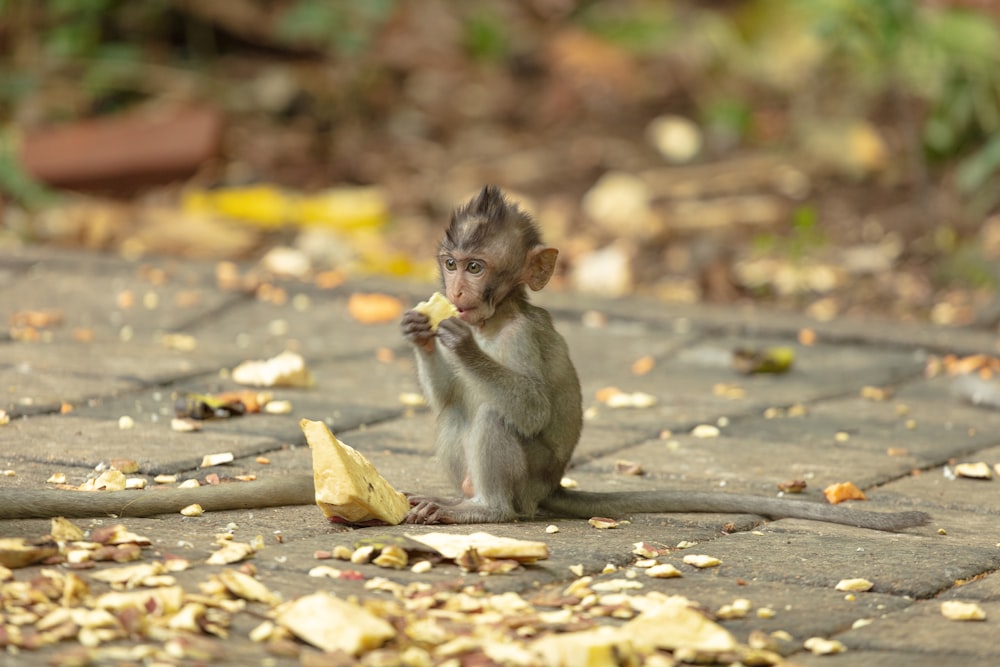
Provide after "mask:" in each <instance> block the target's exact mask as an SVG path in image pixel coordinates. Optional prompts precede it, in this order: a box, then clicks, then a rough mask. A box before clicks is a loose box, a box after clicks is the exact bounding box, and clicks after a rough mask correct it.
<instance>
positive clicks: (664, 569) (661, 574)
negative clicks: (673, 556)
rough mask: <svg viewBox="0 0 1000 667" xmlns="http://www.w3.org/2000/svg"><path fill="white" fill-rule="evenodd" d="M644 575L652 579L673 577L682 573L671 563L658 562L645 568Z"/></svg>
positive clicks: (680, 575)
mask: <svg viewBox="0 0 1000 667" xmlns="http://www.w3.org/2000/svg"><path fill="white" fill-rule="evenodd" d="M646 576H649V577H653V578H654V579H674V578H676V577H682V576H684V575H683V574H682V573H681V571H680V570H678V569H677V568H676V567H675V566H674V565H673V564H672V563H660V564H659V565H653V566H652V567H650V568H649V569H648V570H646Z"/></svg>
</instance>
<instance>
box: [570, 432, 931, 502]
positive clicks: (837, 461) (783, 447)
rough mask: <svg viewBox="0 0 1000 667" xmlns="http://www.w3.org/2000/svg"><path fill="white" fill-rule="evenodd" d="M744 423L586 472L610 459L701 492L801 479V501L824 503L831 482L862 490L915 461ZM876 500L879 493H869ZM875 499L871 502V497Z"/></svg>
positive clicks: (765, 490)
mask: <svg viewBox="0 0 1000 667" xmlns="http://www.w3.org/2000/svg"><path fill="white" fill-rule="evenodd" d="M743 426H744V423H743V422H737V423H736V424H733V425H732V426H731V427H727V428H725V429H723V433H722V435H721V436H720V437H718V438H696V437H694V436H692V435H677V436H672V437H670V438H668V439H666V440H663V439H656V440H649V441H646V442H643V443H640V444H637V445H633V446H631V447H627V448H625V449H622V450H620V451H618V452H616V453H615V455H614V457H603V458H600V459H594V460H591V461H590V462H588V464H587V466H586V468H585V469H586V470H588V471H598V470H603V471H610V470H613V469H614V460H613V458H621V459H627V460H630V461H635V462H638V463H640V464H641V465H642V467H643V470H645V471H646V475H645V476H644V479H645V480H647V481H649V482H654V483H656V484H658V485H662V486H669V485H671V484H674V483H675V482H682V481H692V480H697V481H700V482H701V484H702V487H703V488H704V489H705V490H713V489H718V488H720V487H724V488H726V489H729V490H734V491H735V490H741V491H752V492H754V493H758V494H764V495H772V496H773V495H775V494H776V493H777V486H776V485H777V484H778V483H779V482H788V481H791V480H805V481H806V482H807V484H808V488H807V492H806V494H804V495H803V497H815V498H817V499H820V500H821V501H822V496H821V493H822V490H823V489H824V488H826V487H827V486H828V485H830V484H834V483H838V482H844V481H852V482H854V483H855V484H856V485H857V486H858V487H860V488H862V489H870V488H872V487H877V486H879V485H880V484H883V483H885V482H887V481H889V480H892V479H895V478H897V477H900V476H902V475H906V474H908V473H909V472H910V471H911V470H912V469H913V468H914V467H915V466H916V465H917V463H918V461H917V460H916V459H914V458H913V457H908V456H888V455H885V454H883V453H878V454H875V453H871V452H867V451H864V450H859V449H854V448H852V447H848V446H840V447H833V446H827V447H822V448H820V447H817V446H816V445H814V444H799V443H795V442H788V441H782V440H760V439H757V438H753V437H743V433H742V430H743ZM873 495H874V496H877V494H873ZM873 499H874V498H873Z"/></svg>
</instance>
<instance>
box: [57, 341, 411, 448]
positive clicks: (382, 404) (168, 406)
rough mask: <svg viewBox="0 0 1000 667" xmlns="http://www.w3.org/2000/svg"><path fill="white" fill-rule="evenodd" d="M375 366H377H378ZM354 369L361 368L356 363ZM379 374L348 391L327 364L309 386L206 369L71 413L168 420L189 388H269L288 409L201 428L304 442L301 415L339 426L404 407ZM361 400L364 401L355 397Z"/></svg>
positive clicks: (348, 426) (349, 427)
mask: <svg viewBox="0 0 1000 667" xmlns="http://www.w3.org/2000/svg"><path fill="white" fill-rule="evenodd" d="M345 365H346V366H351V365H354V366H359V367H364V368H368V369H372V368H373V365H372V364H371V363H369V362H367V361H366V362H363V363H362V362H343V363H342V364H338V366H339V367H341V368H343V366H345ZM375 370H376V371H380V369H378V368H375ZM357 372H360V369H359V371H357ZM381 374H382V373H381V372H375V373H371V372H369V373H368V376H369V379H368V380H366V382H367V384H368V385H370V386H371V390H370V391H369V390H368V389H367V388H357V387H356V388H355V390H354V391H351V390H350V386H351V381H350V378H349V377H345V376H344V375H343V374H340V373H334V372H332V370H329V369H328V370H327V371H324V370H323V369H322V368H321V369H320V371H319V373H318V382H317V386H316V387H312V388H289V387H275V388H253V387H246V386H241V385H237V384H236V383H234V382H232V381H230V380H225V379H220V378H219V376H218V375H217V374H216V373H208V374H205V375H202V376H199V377H196V378H191V379H189V380H184V381H180V382H177V383H174V384H172V385H168V386H166V387H154V388H150V389H143V390H140V391H135V392H129V393H125V394H121V395H118V396H112V397H110V398H101V399H93V400H90V401H88V402H87V404H86V405H84V406H82V407H79V408H78V409H75V410H74V413H73V414H74V415H76V416H81V417H88V418H97V419H114V420H117V419H118V418H119V417H120V416H122V415H129V416H132V417H133V418H135V419H139V420H150V419H154V418H155V419H156V420H157V421H160V422H163V423H166V424H168V425H169V423H170V420H171V418H173V417H174V415H175V404H176V402H177V400H178V398H182V397H184V396H186V395H188V394H189V393H193V394H214V393H218V392H223V391H238V390H255V391H260V392H264V393H268V394H271V396H272V398H273V400H287V401H289V402H290V403H291V405H292V411H291V412H290V413H289V414H282V415H274V414H268V413H266V412H262V413H257V414H246V415H242V416H239V417H232V418H228V419H209V420H203V421H201V422H199V423H200V426H201V427H202V430H203V431H204V432H209V433H223V434H224V433H231V434H242V435H249V436H254V435H259V436H265V435H266V436H270V437H273V438H276V439H280V440H283V441H285V442H295V443H301V442H304V440H303V436H302V432H301V429H300V428H299V420H300V419H302V418H306V419H312V420H320V421H325V422H327V423H328V424H330V425H331V426H332V427H333V428H334V429H336V430H337V432H340V431H349V430H353V429H356V428H358V427H360V426H363V425H367V424H373V423H378V422H380V421H384V420H387V419H392V418H396V417H399V416H400V415H401V414H402V413H403V412H404V411H405V410H406V408H405V407H404V406H403V405H402V404H401V403H400V402H399V398H398V395H395V394H393V393H392V392H393V391H394V390H395V388H396V387H395V385H394V384H385V385H384V386H385V387H386V391H382V392H379V391H377V387H379V386H383V383H380V382H379V381H378V380H377V378H378V376H379V375H381ZM379 394H381V396H379ZM369 400H370V402H369ZM359 401H364V402H363V403H359Z"/></svg>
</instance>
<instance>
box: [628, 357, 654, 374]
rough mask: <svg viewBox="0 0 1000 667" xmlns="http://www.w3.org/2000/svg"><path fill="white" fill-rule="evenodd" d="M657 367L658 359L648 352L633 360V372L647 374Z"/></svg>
mask: <svg viewBox="0 0 1000 667" xmlns="http://www.w3.org/2000/svg"><path fill="white" fill-rule="evenodd" d="M655 367H656V360H655V359H654V358H653V357H652V356H650V355H648V354H647V355H646V356H644V357H639V358H638V359H636V360H635V361H634V362H632V374H633V375H646V374H647V373H649V372H650V371H651V370H653V369H654V368H655Z"/></svg>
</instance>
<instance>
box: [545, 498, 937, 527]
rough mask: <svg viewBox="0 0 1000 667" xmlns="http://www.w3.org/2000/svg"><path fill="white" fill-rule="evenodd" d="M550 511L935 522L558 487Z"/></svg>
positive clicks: (825, 508) (905, 515)
mask: <svg viewBox="0 0 1000 667" xmlns="http://www.w3.org/2000/svg"><path fill="white" fill-rule="evenodd" d="M539 507H540V508H541V509H543V510H545V511H546V512H548V513H551V514H553V515H556V516H560V517H566V518H581V519H585V518H589V517H592V516H608V517H614V516H622V515H627V514H645V513H672V512H700V513H704V512H711V513H720V514H721V513H734V514H757V515H760V516H765V517H767V518H770V519H782V518H788V519H812V520H815V521H825V522H828V523H839V524H844V525H847V526H856V527H858V528H871V529H874V530H889V531H892V530H901V529H903V528H910V527H913V526H920V525H923V524H925V523H927V522H928V521H929V520H930V516H929V515H928V514H926V513H925V512H918V511H907V512H871V511H866V510H858V509H851V508H847V507H840V506H835V505H824V504H821V503H814V502H809V501H804V500H787V499H783V498H768V497H764V496H751V495H744V494H736V493H716V492H712V493H704V492H696V493H690V492H684V491H618V492H611V493H600V492H590V491H575V490H567V489H558V490H557V491H556V492H555V493H553V494H552V495H551V496H549V497H548V498H546V499H545V500H543V501H542V502H541V503H539Z"/></svg>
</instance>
